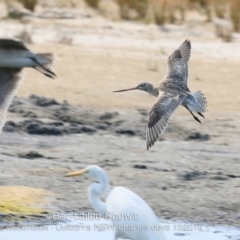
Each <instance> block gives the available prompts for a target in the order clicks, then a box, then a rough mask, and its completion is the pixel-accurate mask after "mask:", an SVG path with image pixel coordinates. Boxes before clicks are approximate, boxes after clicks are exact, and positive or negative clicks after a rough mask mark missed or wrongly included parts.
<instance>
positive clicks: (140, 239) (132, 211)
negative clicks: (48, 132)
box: [66, 165, 165, 240]
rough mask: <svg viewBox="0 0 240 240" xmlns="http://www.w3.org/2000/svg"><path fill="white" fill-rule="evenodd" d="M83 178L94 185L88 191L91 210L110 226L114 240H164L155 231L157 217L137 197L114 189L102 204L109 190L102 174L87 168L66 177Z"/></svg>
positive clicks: (92, 167)
mask: <svg viewBox="0 0 240 240" xmlns="http://www.w3.org/2000/svg"><path fill="white" fill-rule="evenodd" d="M83 174H89V175H90V176H91V177H92V178H94V179H95V180H97V181H98V182H97V183H96V182H95V183H93V184H92V185H91V186H90V187H89V189H88V198H89V201H90V203H91V205H92V207H93V208H94V210H95V211H96V212H98V213H100V215H101V217H102V218H104V217H106V218H107V219H108V220H110V221H111V224H113V226H114V228H115V239H118V238H123V239H132V240H165V237H164V235H163V233H162V232H161V231H160V228H158V227H159V221H158V218H157V216H156V215H155V213H154V212H153V210H152V209H151V208H150V206H149V205H148V204H147V203H146V202H145V201H144V200H143V199H142V198H141V197H139V196H138V195H137V194H136V193H134V192H132V191H131V190H129V189H127V188H125V187H114V188H113V189H112V190H111V191H110V192H109V193H108V195H107V197H106V200H105V202H104V201H102V200H101V197H102V196H103V195H104V194H105V193H106V192H107V190H108V189H109V179H108V177H107V175H106V173H105V172H104V170H103V169H102V168H100V167H98V166H96V165H91V166H88V167H86V168H85V169H83V170H80V171H76V172H72V173H69V174H67V175H66V176H67V177H74V176H79V175H83Z"/></svg>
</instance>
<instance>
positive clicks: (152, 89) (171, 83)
mask: <svg viewBox="0 0 240 240" xmlns="http://www.w3.org/2000/svg"><path fill="white" fill-rule="evenodd" d="M190 55H191V42H190V41H189V40H186V41H184V42H183V43H182V44H181V45H180V47H179V48H178V49H177V50H175V51H174V52H173V53H172V54H171V55H170V56H169V57H168V61H167V63H168V73H167V76H166V77H165V79H164V80H163V81H162V82H161V83H160V84H157V85H154V84H151V83H148V82H143V83H140V84H139V85H138V86H137V87H134V88H129V89H123V90H119V91H114V92H124V91H130V90H136V89H138V90H142V91H145V92H148V93H149V94H151V95H153V96H155V97H157V98H158V99H157V101H156V103H155V104H154V105H153V107H152V109H151V110H150V112H149V118H148V124H147V129H146V141H147V150H148V149H149V148H150V147H152V146H153V145H154V143H155V142H156V141H157V140H158V138H159V137H160V135H161V134H162V133H163V132H164V130H165V129H166V127H167V126H168V123H169V120H170V118H171V116H172V115H173V113H174V111H175V110H176V109H177V108H178V106H180V105H182V106H184V107H185V108H186V109H187V110H188V111H189V112H190V113H191V115H192V116H193V118H194V119H195V120H196V121H198V122H199V123H201V121H200V120H199V119H198V117H197V116H195V115H194V114H193V112H196V113H198V114H199V115H200V116H201V117H203V118H204V115H203V112H205V110H206V108H207V101H206V98H205V96H204V94H203V93H202V92H200V91H198V92H195V93H191V92H190V90H189V88H188V85H187V83H188V62H189V59H190Z"/></svg>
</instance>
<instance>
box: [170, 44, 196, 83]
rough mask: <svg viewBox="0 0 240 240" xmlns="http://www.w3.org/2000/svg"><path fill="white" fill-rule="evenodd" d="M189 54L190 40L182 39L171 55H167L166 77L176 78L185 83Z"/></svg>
mask: <svg viewBox="0 0 240 240" xmlns="http://www.w3.org/2000/svg"><path fill="white" fill-rule="evenodd" d="M190 55H191V42H190V41H189V40H186V41H184V42H183V43H182V44H181V45H180V46H179V48H178V49H177V50H175V51H174V52H173V53H172V55H170V56H169V57H168V74H167V78H169V79H176V81H181V82H183V83H185V84H187V80H188V61H189V59H190Z"/></svg>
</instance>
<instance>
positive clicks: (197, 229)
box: [0, 219, 240, 240]
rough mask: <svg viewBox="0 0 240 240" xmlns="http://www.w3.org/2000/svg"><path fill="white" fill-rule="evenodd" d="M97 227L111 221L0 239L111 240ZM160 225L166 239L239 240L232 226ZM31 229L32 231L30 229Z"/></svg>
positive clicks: (1, 234) (8, 232) (16, 232)
mask: <svg viewBox="0 0 240 240" xmlns="http://www.w3.org/2000/svg"><path fill="white" fill-rule="evenodd" d="M96 226H111V224H110V222H108V221H106V220H104V219H101V220H100V221H73V220H68V221H67V222H66V223H59V224H57V225H45V226H34V225H33V226H29V225H28V226H25V227H24V226H22V228H19V229H11V226H10V228H7V229H4V230H2V231H0V240H16V239H17V240H26V239H29V240H30V239H34V240H42V239H44V240H48V239H49V240H50V239H51V240H52V239H54V240H66V239H71V240H79V239H88V240H96V239H98V240H113V239H114V234H113V230H111V229H109V230H102V231H99V230H98V229H97V228H96ZM160 226H161V227H162V229H164V234H165V236H166V239H168V240H170V239H171V240H229V239H231V240H240V229H238V228H234V227H223V226H208V225H203V224H195V223H184V222H172V221H165V220H163V221H162V220H161V224H160ZM31 227H32V228H31Z"/></svg>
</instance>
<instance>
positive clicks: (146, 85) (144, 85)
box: [114, 82, 153, 92]
mask: <svg viewBox="0 0 240 240" xmlns="http://www.w3.org/2000/svg"><path fill="white" fill-rule="evenodd" d="M152 89H153V86H152V84H151V83H149V82H142V83H140V84H138V85H137V86H136V87H133V88H127V89H122V90H118V91H114V92H125V91H130V90H142V91H145V92H151V91H152Z"/></svg>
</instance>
